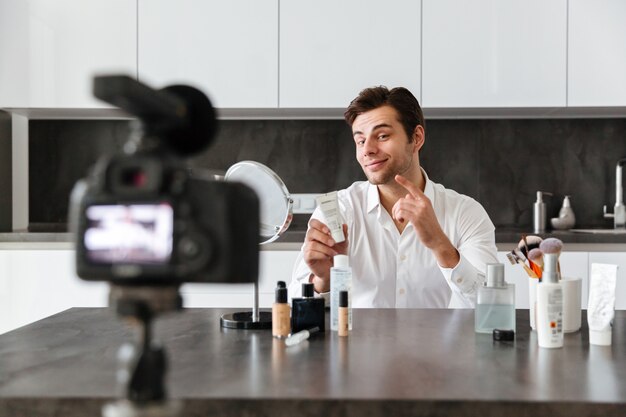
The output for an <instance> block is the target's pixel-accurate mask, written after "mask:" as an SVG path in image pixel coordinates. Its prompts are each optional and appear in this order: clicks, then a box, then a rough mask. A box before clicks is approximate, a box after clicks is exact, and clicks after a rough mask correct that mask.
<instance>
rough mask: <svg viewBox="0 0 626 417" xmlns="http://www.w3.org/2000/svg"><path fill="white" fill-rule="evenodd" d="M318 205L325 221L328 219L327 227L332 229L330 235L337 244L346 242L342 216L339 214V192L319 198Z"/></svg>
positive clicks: (322, 195)
mask: <svg viewBox="0 0 626 417" xmlns="http://www.w3.org/2000/svg"><path fill="white" fill-rule="evenodd" d="M316 200H317V205H318V206H319V207H320V210H322V214H323V215H324V219H326V226H328V228H329V229H330V234H331V235H332V237H333V240H334V241H335V242H336V243H340V242H343V241H344V240H346V238H345V236H344V235H343V224H342V222H341V215H340V214H339V203H338V201H337V191H333V192H332V193H328V194H321V195H319V196H317V198H316Z"/></svg>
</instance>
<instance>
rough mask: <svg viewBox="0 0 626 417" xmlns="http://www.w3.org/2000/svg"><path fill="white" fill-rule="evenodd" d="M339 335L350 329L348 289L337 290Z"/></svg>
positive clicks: (346, 332)
mask: <svg viewBox="0 0 626 417" xmlns="http://www.w3.org/2000/svg"><path fill="white" fill-rule="evenodd" d="M338 316H339V326H338V328H337V330H338V332H339V336H347V335H348V331H349V330H350V311H349V308H348V291H339V314H338Z"/></svg>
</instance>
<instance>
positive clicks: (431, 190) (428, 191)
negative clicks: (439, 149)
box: [367, 167, 435, 213]
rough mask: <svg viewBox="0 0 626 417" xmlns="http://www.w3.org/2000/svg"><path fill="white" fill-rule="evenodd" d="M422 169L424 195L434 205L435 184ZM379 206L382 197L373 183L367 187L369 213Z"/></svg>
mask: <svg viewBox="0 0 626 417" xmlns="http://www.w3.org/2000/svg"><path fill="white" fill-rule="evenodd" d="M420 169H421V170H422V175H423V176H424V182H425V184H426V185H425V186H424V195H425V196H426V197H428V199H429V200H430V201H431V203H433V204H434V198H435V187H434V185H433V182H432V181H431V180H430V179H429V178H428V175H427V174H426V171H424V169H423V168H421V167H420ZM379 205H380V195H378V187H377V186H375V185H374V184H372V183H369V184H368V187H367V212H368V213H369V212H371V211H372V210H374V209H375V208H376V207H378V206H379Z"/></svg>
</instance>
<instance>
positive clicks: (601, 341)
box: [589, 330, 611, 346]
mask: <svg viewBox="0 0 626 417" xmlns="http://www.w3.org/2000/svg"><path fill="white" fill-rule="evenodd" d="M589 344H591V345H598V346H611V331H610V330H589Z"/></svg>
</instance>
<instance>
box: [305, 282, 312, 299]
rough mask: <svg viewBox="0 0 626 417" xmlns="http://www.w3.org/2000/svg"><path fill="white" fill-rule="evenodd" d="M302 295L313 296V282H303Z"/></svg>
mask: <svg viewBox="0 0 626 417" xmlns="http://www.w3.org/2000/svg"><path fill="white" fill-rule="evenodd" d="M302 297H304V298H310V297H313V283H312V282H305V283H304V284H302Z"/></svg>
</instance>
